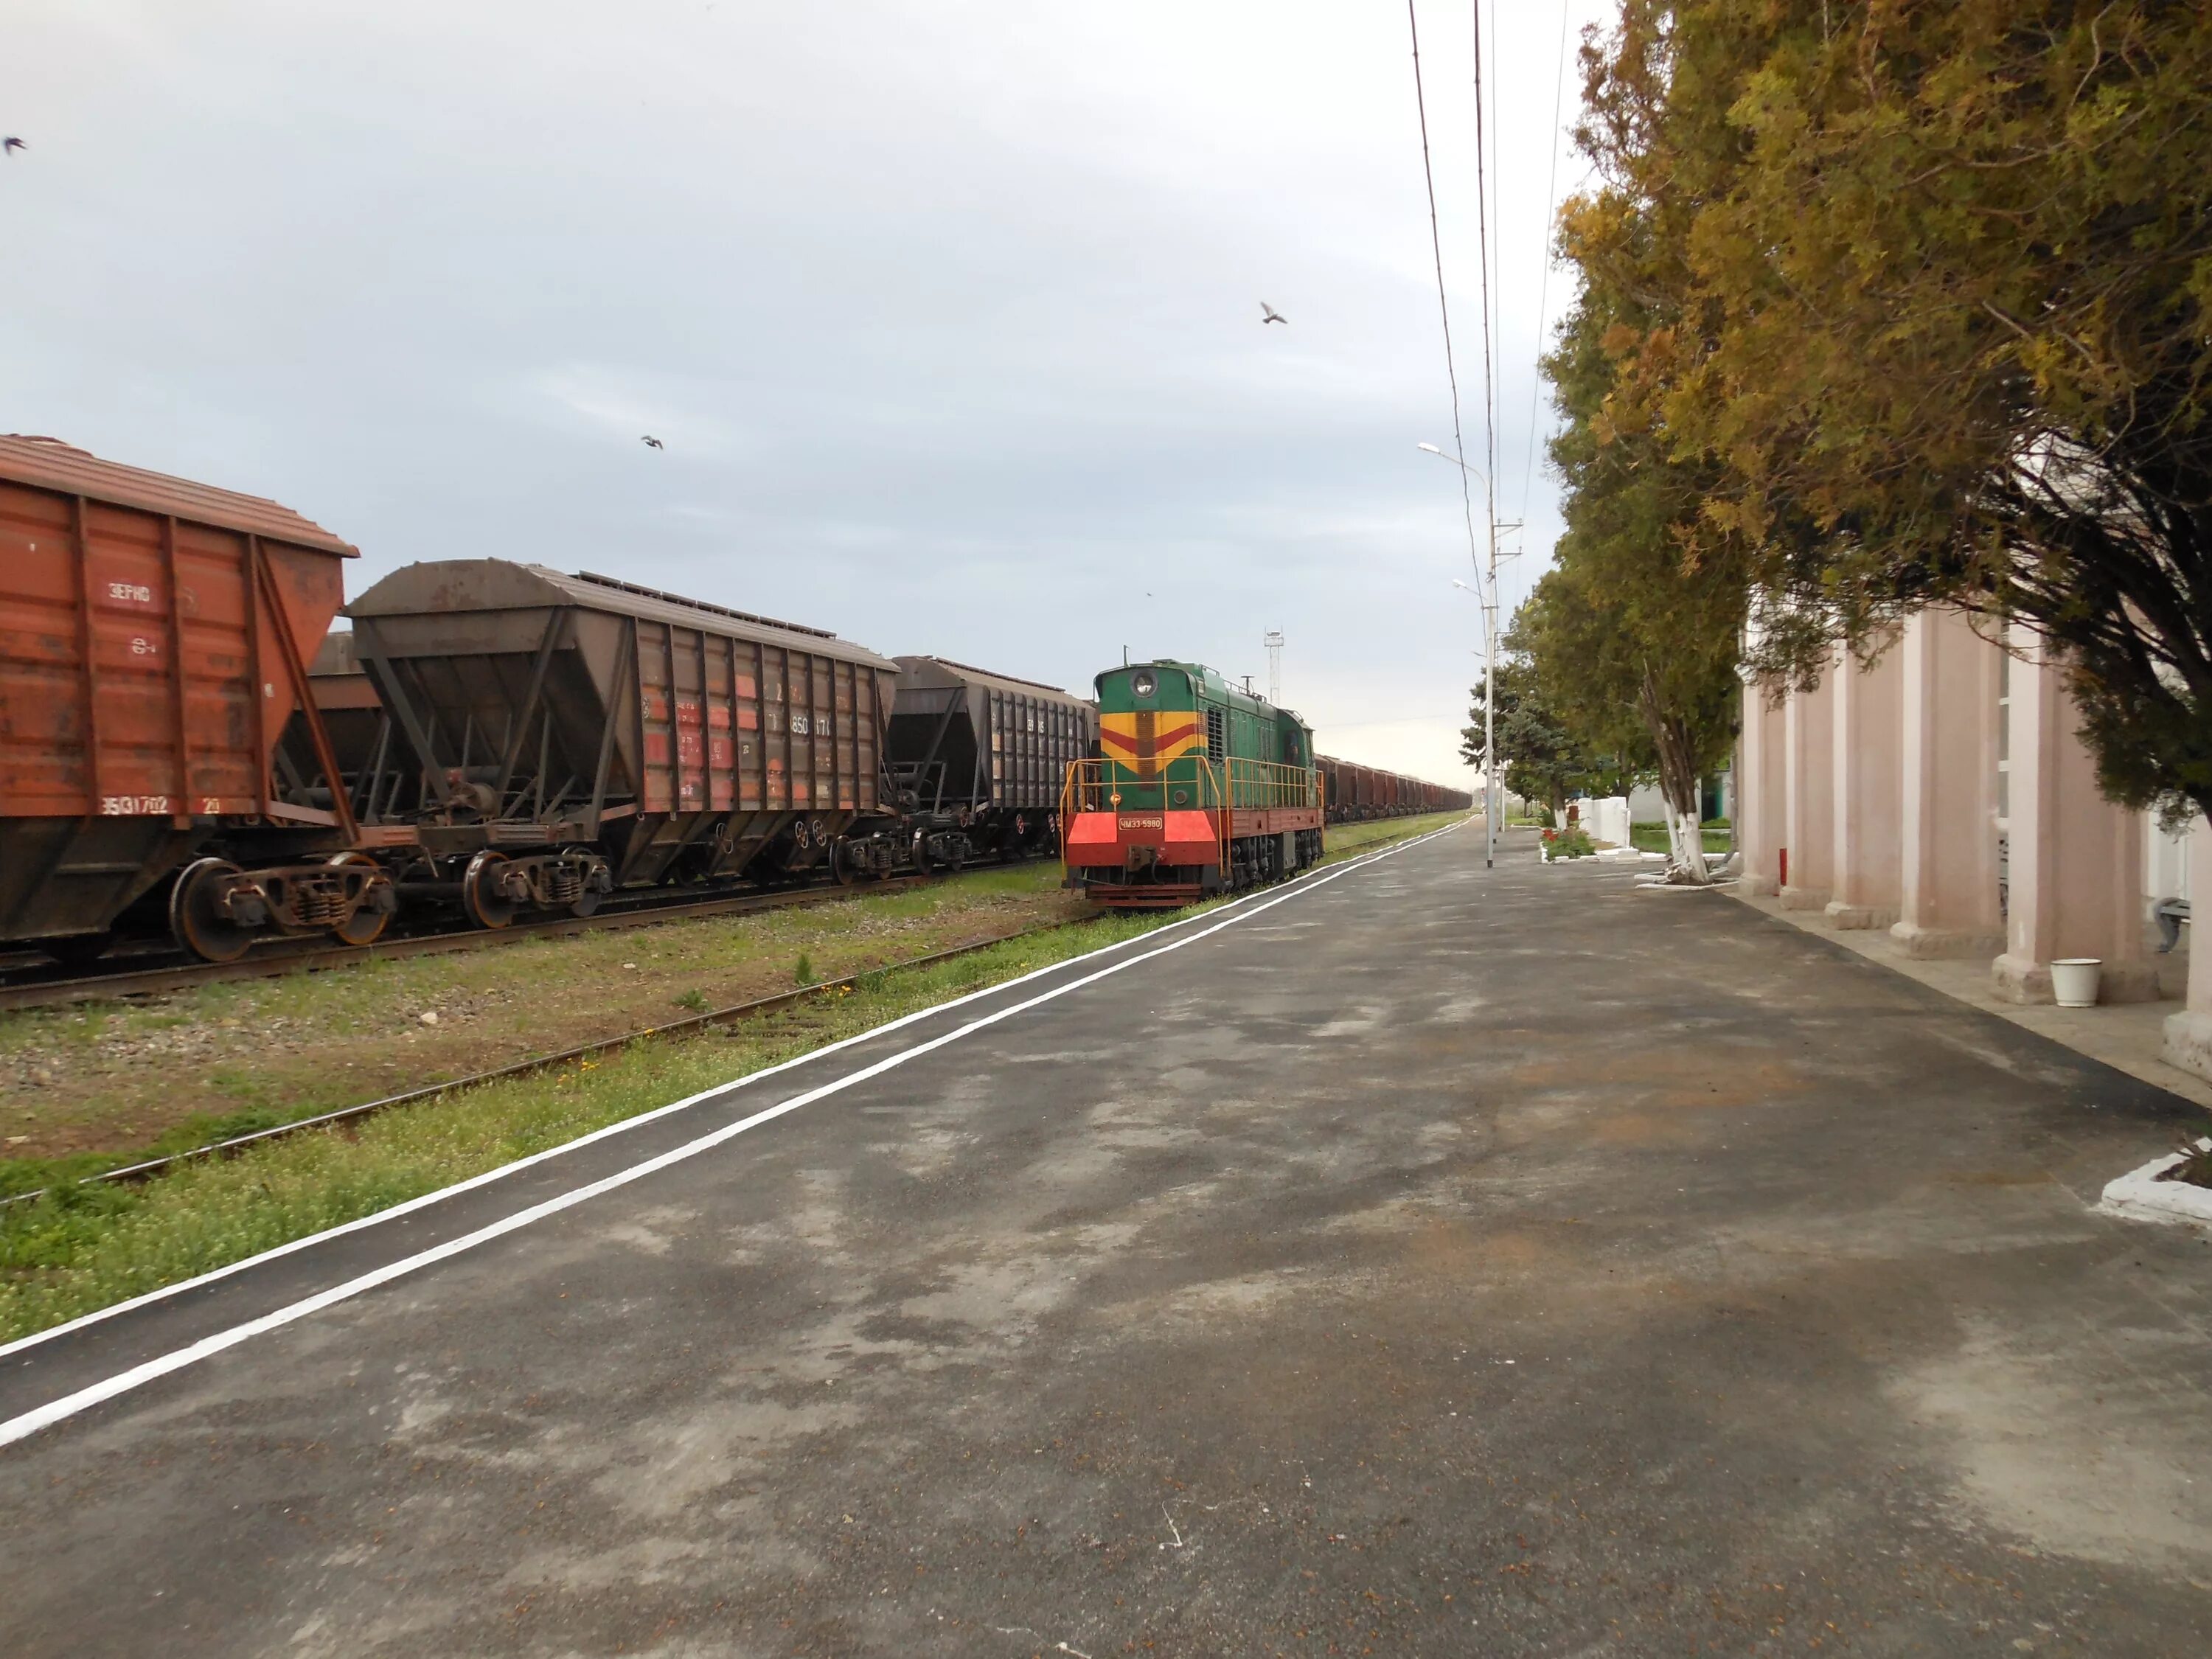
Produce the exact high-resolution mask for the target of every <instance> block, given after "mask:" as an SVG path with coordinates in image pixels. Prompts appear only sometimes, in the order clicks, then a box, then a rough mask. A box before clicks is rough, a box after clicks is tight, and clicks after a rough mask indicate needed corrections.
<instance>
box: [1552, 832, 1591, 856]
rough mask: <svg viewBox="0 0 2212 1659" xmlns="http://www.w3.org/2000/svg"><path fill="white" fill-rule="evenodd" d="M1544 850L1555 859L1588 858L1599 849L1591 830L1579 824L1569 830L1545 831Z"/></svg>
mask: <svg viewBox="0 0 2212 1659" xmlns="http://www.w3.org/2000/svg"><path fill="white" fill-rule="evenodd" d="M1544 850H1545V851H1546V852H1547V853H1548V854H1551V855H1552V856H1553V858H1555V859H1586V858H1589V856H1591V854H1595V852H1596V851H1597V847H1596V845H1595V843H1594V842H1592V841H1591V840H1590V838H1589V830H1587V829H1583V828H1582V827H1581V826H1580V825H1579V824H1577V825H1576V826H1575V827H1574V828H1572V829H1547V830H1546V831H1544Z"/></svg>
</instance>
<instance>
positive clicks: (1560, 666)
mask: <svg viewBox="0 0 2212 1659" xmlns="http://www.w3.org/2000/svg"><path fill="white" fill-rule="evenodd" d="M1687 205H1688V204H1686V203H1684V202H1681V201H1679V200H1674V199H1669V198H1664V197H1654V198H1640V197H1637V196H1635V195H1633V194H1632V193H1629V192H1626V191H1620V190H1618V189H1613V188H1601V189H1599V190H1597V191H1593V192H1591V193H1590V194H1589V195H1588V196H1585V197H1582V198H1579V199H1577V201H1576V202H1574V203H1572V204H1570V205H1569V207H1568V210H1566V212H1565V214H1564V215H1563V216H1562V221H1561V226H1560V243H1561V248H1562V251H1563V252H1565V255H1566V256H1567V258H1569V259H1570V260H1571V262H1572V263H1573V264H1575V266H1576V267H1577V272H1578V274H1579V276H1580V283H1579V287H1578V290H1577V295H1576V300H1575V304H1574V307H1573V308H1572V310H1571V312H1570V313H1569V314H1568V316H1567V318H1566V319H1565V322H1564V323H1563V325H1561V328H1560V331H1559V340H1558V343H1557V346H1556V349H1554V350H1553V352H1552V353H1551V354H1550V355H1549V356H1547V358H1546V359H1545V364H1544V367H1545V371H1546V373H1547V375H1548V377H1549V378H1550V380H1551V382H1552V385H1553V396H1554V401H1555V403H1556V404H1557V406H1558V409H1559V414H1560V416H1561V426H1560V430H1559V435H1558V436H1557V437H1556V438H1554V439H1553V442H1552V446H1551V454H1552V459H1553V465H1555V466H1556V468H1557V469H1558V471H1559V476H1560V478H1561V481H1562V483H1564V485H1565V490H1564V494H1563V498H1562V513H1563V516H1564V518H1565V534H1564V535H1563V536H1562V537H1561V538H1560V539H1559V544H1558V545H1557V547H1556V548H1555V550H1554V561H1555V562H1554V565H1553V568H1552V569H1551V570H1550V571H1549V572H1548V573H1547V574H1546V575H1545V577H1544V578H1543V580H1541V582H1539V583H1538V584H1537V586H1536V590H1535V592H1534V595H1533V596H1532V597H1531V599H1530V600H1529V602H1528V605H1526V606H1525V607H1524V608H1523V610H1522V613H1521V615H1520V616H1519V617H1517V618H1516V623H1515V636H1516V640H1517V641H1520V642H1521V643H1522V647H1523V648H1524V649H1525V650H1526V652H1527V653H1528V661H1529V663H1530V665H1531V668H1532V670H1533V671H1534V676H1535V678H1536V679H1537V681H1538V683H1539V684H1541V685H1542V686H1543V687H1544V688H1545V689H1546V691H1547V695H1548V696H1550V697H1551V698H1552V699H1553V702H1554V704H1555V705H1556V706H1557V707H1558V708H1559V711H1560V714H1561V716H1562V718H1563V720H1565V725H1566V726H1567V728H1568V729H1569V731H1570V732H1572V733H1573V734H1574V735H1575V736H1576V737H1577V738H1579V739H1581V740H1582V741H1583V742H1584V743H1585V744H1590V745H1592V746H1595V747H1598V748H1602V749H1607V750H1613V752H1616V753H1619V754H1620V755H1622V756H1624V757H1627V758H1628V759H1629V760H1630V763H1632V765H1634V766H1636V767H1637V768H1638V769H1644V770H1650V771H1654V772H1656V774H1657V775H1658V779H1659V785H1660V793H1662V796H1663V797H1664V798H1665V800H1666V803H1667V813H1668V838H1669V841H1670V842H1671V843H1672V845H1673V848H1674V854H1675V860H1676V864H1677V866H1678V867H1679V868H1680V869H1681V870H1682V871H1684V872H1686V873H1687V874H1689V875H1690V876H1692V878H1697V879H1703V878H1704V877H1705V861H1704V854H1703V850H1702V837H1701V835H1700V833H1699V827H1698V826H1699V810H1698V809H1699V780H1700V779H1701V778H1702V777H1703V776H1704V775H1705V773H1706V772H1707V771H1709V770H1711V769H1712V768H1713V767H1714V766H1716V765H1717V763H1719V762H1720V761H1721V760H1722V759H1723V757H1725V756H1726V754H1727V753H1728V751H1729V748H1730V746H1731V745H1732V744H1733V742H1734V740H1735V730H1736V726H1737V723H1738V722H1737V719H1736V714H1737V709H1738V707H1739V705H1740V703H1741V692H1742V687H1741V682H1740V681H1739V680H1738V679H1737V678H1736V665H1737V662H1738V660H1739V656H1740V647H1741V635H1742V629H1743V622H1744V615H1745V606H1746V596H1747V574H1746V568H1745V561H1744V558H1743V556H1742V552H1741V546H1740V544H1739V543H1738V541H1737V540H1736V539H1735V538H1731V537H1729V536H1726V535H1720V534H1716V533H1715V532H1713V530H1712V527H1711V526H1710V525H1709V523H1708V522H1707V520H1706V516H1705V509H1706V507H1707V505H1708V503H1709V501H1710V500H1711V494H1712V491H1713V490H1714V489H1716V487H1717V484H1718V482H1719V471H1720V469H1719V467H1718V466H1717V464H1716V463H1714V462H1713V461H1711V459H1706V458H1704V457H1701V456H1698V455H1695V454H1682V453H1676V452H1675V450H1674V447H1673V445H1672V444H1671V441H1670V438H1671V435H1670V433H1669V431H1668V428H1667V426H1666V423H1665V422H1664V419H1663V411H1662V410H1660V409H1659V408H1658V407H1657V405H1656V402H1655V400H1654V399H1653V398H1651V396H1650V392H1649V391H1648V389H1647V388H1646V387H1645V386H1643V385H1642V384H1641V383H1640V380H1639V376H1640V375H1641V374H1642V373H1643V355H1644V351H1645V349H1646V348H1647V346H1648V344H1649V343H1650V342H1651V341H1652V340H1654V339H1655V338H1658V337H1662V336H1665V335H1668V334H1670V333H1674V332H1678V331H1680V329H1681V328H1682V326H1683V325H1684V320H1685V316H1686V312H1687V311H1688V310H1689V308H1690V307H1692V305H1693V303H1694V293H1693V289H1694V280H1693V274H1692V270H1691V268H1690V266H1689V264H1688V262H1687V259H1686V252H1685V242H1686V237H1685V233H1686V226H1687V218H1686V207H1687Z"/></svg>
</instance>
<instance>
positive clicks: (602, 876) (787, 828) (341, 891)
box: [0, 436, 1406, 961]
mask: <svg viewBox="0 0 2212 1659" xmlns="http://www.w3.org/2000/svg"><path fill="white" fill-rule="evenodd" d="M355 555H356V550H355V549H354V548H353V547H351V546H350V545H349V544H347V543H345V542H344V541H343V540H341V539H340V538H337V537H336V536H334V535H332V534H331V533H330V532H327V531H325V530H323V529H321V528H320V527H319V526H316V525H313V524H312V523H310V522H309V521H307V520H306V519H304V518H301V516H300V515H298V514H297V513H293V512H291V511H290V510H289V509H287V508H285V507H279V506H277V505H276V503H274V502H271V501H263V500H259V499H258V498H255V497H252V496H246V495H236V494H233V493H231V492H229V491H226V490H221V489H212V488H210V487H208V486H205V485H202V484H197V483H188V482H185V481H184V480H180V479H177V478H172V477H165V476H163V475H161V474H157V473H151V472H146V471H139V470H137V469H136V468H131V467H126V466H122V465H116V464H114V463H112V462H107V461H103V460H100V459H96V458H94V457H93V456H91V455H88V454H87V453H84V452H83V451H82V450H78V449H75V448H72V447H69V446H67V445H64V444H60V443H57V442H55V441H52V440H50V439H40V438H26V437H20V436H16V437H0V942H12V943H35V944H37V945H40V946H42V947H44V948H45V949H46V950H47V951H49V952H50V953H51V954H52V955H55V956H57V957H61V958H63V959H64V960H76V959H79V958H84V957H92V956H96V955H97V954H99V953H100V951H104V950H106V948H107V947H108V946H109V945H110V944H112V942H113V941H114V940H115V939H117V938H118V936H120V935H145V934H152V933H161V932H164V931H166V932H167V933H170V934H172V935H173V937H174V938H175V939H177V940H178V941H179V943H181V944H182V945H185V947H186V948H187V949H189V950H190V951H192V952H193V953H195V954H197V955H198V956H200V957H205V958H208V959H210V960H216V961H222V960H229V959H232V958H234V957H237V956H239V955H240V954H242V953H243V952H244V951H246V950H247V949H248V948H249V947H250V946H251V945H252V943H253V941H254V940H255V939H259V938H264V937H269V936H272V935H292V936H297V935H304V934H328V935H331V936H333V937H335V938H337V939H341V940H343V941H346V942H349V943H354V944H365V943H367V942H368V941H370V940H372V939H375V938H376V937H377V936H378V935H379V934H380V933H381V932H382V931H383V929H384V928H385V927H386V925H387V924H388V923H389V922H390V921H391V919H392V917H393V916H394V915H398V914H400V913H401V912H402V911H403V910H408V909H411V908H418V907H420V906H423V905H430V906H435V907H441V908H453V907H458V908H459V910H461V911H462V912H464V913H465V915H467V917H468V918H469V919H470V920H471V921H473V922H474V923H476V924H477V925H478V926H481V927H501V926H503V925H505V924H506V923H507V921H510V920H512V919H513V917H515V916H516V915H519V914H521V913H524V912H526V911H536V912H538V913H541V914H543V913H546V912H556V913H559V912H566V913H572V914H576V915H587V914H589V913H590V912H591V911H592V909H593V908H596V907H597V906H598V905H599V902H601V901H602V899H603V898H604V897H605V896H606V895H608V894H610V893H612V892H616V891H619V890H640V889H651V888H656V887H680V886H684V885H690V884H719V883H726V882H735V881H740V880H742V881H748V882H756V883H773V882H778V881H795V880H801V879H806V878H817V877H825V876H834V877H836V878H838V879H841V880H845V881H853V880H857V879H860V878H866V877H871V876H881V875H885V874H890V873H892V872H899V871H908V870H919V871H927V870H931V869H937V868H948V867H951V868H957V866H960V865H961V864H963V862H965V861H967V860H970V859H977V858H1011V857H1019V856H1024V855H1027V854H1040V853H1043V852H1047V851H1051V850H1055V849H1057V848H1058V845H1059V829H1060V823H1059V811H1060V795H1061V792H1062V789H1063V787H1064V783H1065V780H1066V777H1067V775H1069V773H1070V770H1071V769H1072V768H1073V766H1074V765H1075V764H1076V763H1079V762H1081V761H1083V760H1084V759H1085V757H1090V756H1092V755H1095V754H1096V753H1097V735H1098V717H1097V706H1096V704H1095V703H1093V702H1090V701H1088V700H1085V699H1083V698H1079V697H1075V696H1070V695H1069V694H1067V693H1066V692H1065V691H1061V690H1055V689H1054V688H1052V687H1049V686H1043V685H1038V684H1032V683H1030V682H1027V681H1023V680H1018V679H1014V678H1008V677H1006V676H1002V675H995V674H989V673H985V672H982V671H978V670H975V669H972V668H968V667H966V666H963V665H960V664H957V663H953V662H949V661H945V660H943V659H938V658H934V657H902V658H896V659H893V658H889V657H884V656H880V655H878V654H877V653H874V652H872V651H869V650H866V649H865V648H863V647H859V646H856V645H854V644H852V643H850V642H849V641H844V640H841V639H839V638H837V637H836V635H833V634H829V633H826V632H824V631H823V630H821V629H812V628H805V627H801V626H798V625H795V624H793V623H781V622H776V621H774V620H772V619H769V618H768V617H758V616H754V615H752V614H750V613H748V612H744V611H733V610H729V609H726V608H725V607H721V606H718V605H706V604H702V603H699V602H697V601H694V600H690V599H680V598H677V597H675V596H672V595H670V594H665V593H661V592H655V591H653V590H652V589H649V588H645V587H641V586H636V585H635V584H633V583H629V582H626V581H622V580H616V579H612V578H609V577H605V576H594V575H590V574H579V575H562V574H558V573H556V572H554V571H551V570H548V569H544V568H540V567H538V566H534V565H529V564H521V563H516V562H509V561H506V560H501V559H472V560H455V561H447V562H435V563H426V564H418V565H413V566H410V567H408V568H404V569H402V570H400V571H398V572H396V573H394V574H392V575H390V576H388V577H386V578H385V579H384V580H382V581H380V582H378V583H376V584H375V585H374V586H371V587H369V588H368V590H367V591H365V592H362V593H361V594H360V595H359V596H358V597H356V599H355V600H354V601H353V603H352V604H351V605H345V606H344V607H343V609H344V611H345V613H346V615H347V617H349V620H350V628H349V629H347V630H339V631H335V632H334V631H331V623H332V621H333V619H334V618H335V617H337V614H338V612H339V611H340V609H341V604H342V601H343V590H344V580H343V568H344V562H345V561H346V560H347V559H349V558H351V557H353V556H355ZM1353 770H1355V769H1346V771H1347V772H1351V771H1353ZM1346 787H1347V788H1348V789H1352V790H1354V791H1357V790H1358V788H1359V787H1360V786H1359V784H1358V781H1357V780H1352V781H1349V782H1347V784H1346ZM1350 801H1351V797H1347V808H1346V810H1347V812H1348V813H1350V814H1352V815H1357V816H1370V815H1372V814H1373V813H1374V812H1375V811H1380V810H1394V809H1389V808H1387V807H1384V806H1383V805H1382V802H1381V798H1380V796H1379V795H1378V796H1377V797H1376V799H1373V800H1368V799H1360V800H1359V801H1358V805H1351V804H1350ZM1395 810H1406V809H1395Z"/></svg>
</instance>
